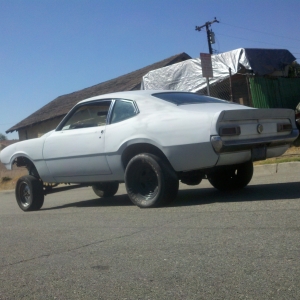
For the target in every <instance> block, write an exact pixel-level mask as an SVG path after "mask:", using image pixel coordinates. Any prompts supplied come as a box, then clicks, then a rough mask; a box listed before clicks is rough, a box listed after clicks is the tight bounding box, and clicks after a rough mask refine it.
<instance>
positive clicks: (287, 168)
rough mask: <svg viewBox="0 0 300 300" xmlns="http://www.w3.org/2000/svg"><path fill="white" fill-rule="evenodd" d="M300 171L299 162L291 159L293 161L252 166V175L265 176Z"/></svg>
mask: <svg viewBox="0 0 300 300" xmlns="http://www.w3.org/2000/svg"><path fill="white" fill-rule="evenodd" d="M282 172H288V173H295V172H297V173H298V174H299V173H300V162H299V161H293V162H286V163H279V164H269V165H259V166H254V176H265V175H270V174H276V173H282Z"/></svg>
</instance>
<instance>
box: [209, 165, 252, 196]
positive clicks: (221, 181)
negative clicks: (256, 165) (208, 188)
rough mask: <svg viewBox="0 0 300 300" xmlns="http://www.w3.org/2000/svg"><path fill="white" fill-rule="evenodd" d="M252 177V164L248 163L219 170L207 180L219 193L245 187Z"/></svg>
mask: <svg viewBox="0 0 300 300" xmlns="http://www.w3.org/2000/svg"><path fill="white" fill-rule="evenodd" d="M252 176H253V163H252V161H248V162H246V163H243V164H240V165H236V166H234V167H226V168H224V169H220V170H219V171H217V172H216V173H214V174H212V176H211V177H210V178H208V180H209V182H210V183H211V185H212V186H213V187H215V188H216V189H218V190H220V191H230V190H237V189H242V188H243V187H245V186H246V185H247V184H248V183H249V182H250V180H251V179H252Z"/></svg>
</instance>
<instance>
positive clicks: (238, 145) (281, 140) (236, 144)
mask: <svg viewBox="0 0 300 300" xmlns="http://www.w3.org/2000/svg"><path fill="white" fill-rule="evenodd" d="M298 135H299V131H298V129H293V130H292V131H291V133H290V134H289V135H281V136H275V137H274V136H272V137H263V138H256V139H246V140H233V141H223V146H222V148H221V149H220V150H219V151H216V152H217V153H223V152H232V151H241V150H250V149H252V148H253V147H257V146H266V147H272V146H276V145H286V144H290V143H292V142H293V141H294V140H295V139H296V138H297V137H298Z"/></svg>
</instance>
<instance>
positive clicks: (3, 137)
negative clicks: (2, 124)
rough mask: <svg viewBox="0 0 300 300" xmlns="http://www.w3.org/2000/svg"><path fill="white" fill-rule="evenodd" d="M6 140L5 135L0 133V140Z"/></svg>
mask: <svg viewBox="0 0 300 300" xmlns="http://www.w3.org/2000/svg"><path fill="white" fill-rule="evenodd" d="M6 140H7V137H6V135H4V134H2V133H0V141H6Z"/></svg>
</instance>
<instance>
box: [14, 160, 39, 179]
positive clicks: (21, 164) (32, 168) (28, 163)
mask: <svg viewBox="0 0 300 300" xmlns="http://www.w3.org/2000/svg"><path fill="white" fill-rule="evenodd" d="M13 164H15V165H16V166H17V167H26V169H27V170H28V173H29V175H32V176H34V177H36V178H40V175H39V173H38V171H37V169H36V167H35V165H34V163H33V162H32V161H31V160H30V159H29V158H27V157H25V156H19V157H17V158H15V160H14V161H13Z"/></svg>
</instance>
